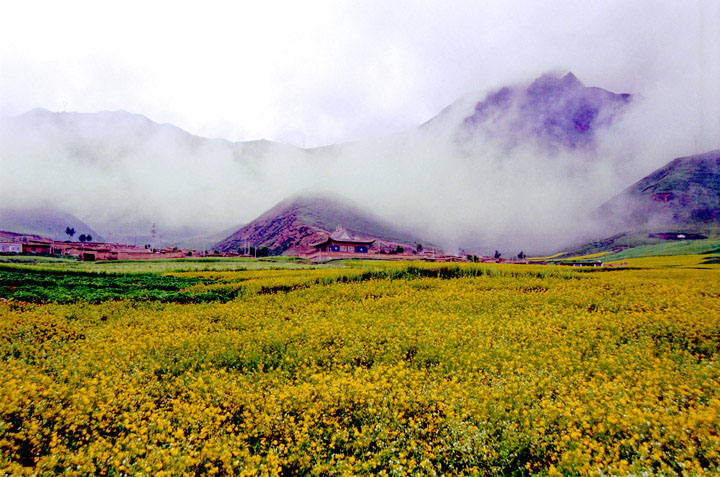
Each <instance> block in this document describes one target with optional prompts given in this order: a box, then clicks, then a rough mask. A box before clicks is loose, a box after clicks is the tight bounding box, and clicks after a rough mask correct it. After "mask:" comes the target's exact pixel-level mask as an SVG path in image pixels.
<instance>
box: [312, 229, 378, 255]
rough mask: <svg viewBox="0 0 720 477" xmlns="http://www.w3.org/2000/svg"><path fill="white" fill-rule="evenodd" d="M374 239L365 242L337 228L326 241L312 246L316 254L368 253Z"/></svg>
mask: <svg viewBox="0 0 720 477" xmlns="http://www.w3.org/2000/svg"><path fill="white" fill-rule="evenodd" d="M374 242H375V239H372V240H367V239H363V238H360V237H357V236H354V235H352V234H350V232H348V231H347V230H345V229H344V228H342V227H340V226H338V228H337V229H336V230H335V232H333V233H331V234H330V235H329V236H328V237H327V238H326V239H324V240H321V241H319V242H315V243H313V244H310V245H312V246H313V247H314V248H315V251H316V252H330V253H333V252H334V253H368V252H369V250H370V246H371V245H372V244H373V243H374Z"/></svg>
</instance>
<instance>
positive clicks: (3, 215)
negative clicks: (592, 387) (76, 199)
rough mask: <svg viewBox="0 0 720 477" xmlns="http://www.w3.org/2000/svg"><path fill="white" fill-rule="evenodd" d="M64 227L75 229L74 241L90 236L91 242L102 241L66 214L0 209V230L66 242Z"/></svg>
mask: <svg viewBox="0 0 720 477" xmlns="http://www.w3.org/2000/svg"><path fill="white" fill-rule="evenodd" d="M66 227H70V228H73V229H75V235H74V236H73V239H74V240H77V238H78V237H79V236H80V235H91V236H92V239H93V242H101V241H102V240H103V237H101V236H100V234H98V233H97V232H96V231H95V230H93V229H92V228H91V227H90V226H89V225H88V224H86V223H85V222H83V221H82V220H80V219H79V218H77V217H75V216H74V215H72V214H69V213H67V212H62V211H59V210H55V209H45V208H32V209H25V208H9V207H6V208H1V209H0V230H4V231H8V232H16V233H23V234H32V235H39V236H41V237H48V238H52V239H55V240H68V239H69V237H68V236H67V235H66V234H65V229H66Z"/></svg>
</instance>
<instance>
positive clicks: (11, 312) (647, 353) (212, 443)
mask: <svg viewBox="0 0 720 477" xmlns="http://www.w3.org/2000/svg"><path fill="white" fill-rule="evenodd" d="M718 255H720V254H719V253H718V252H713V251H710V252H709V253H700V254H696V255H677V256H661V257H645V258H642V257H623V256H620V257H619V259H620V260H621V261H622V262H628V264H629V266H628V267H619V268H602V269H599V268H598V269H593V268H587V269H586V268H573V267H565V266H541V265H501V264H497V265H495V264H493V265H489V264H488V265H485V264H452V265H449V264H433V263H419V262H418V263H410V262H405V263H383V262H351V261H348V262H341V263H335V264H328V265H311V264H307V263H304V262H301V261H297V260H288V259H281V260H266V261H259V260H257V261H256V260H239V259H217V260H178V261H162V262H125V263H81V262H70V261H63V260H53V259H47V260H38V261H34V262H30V261H27V260H19V261H18V260H16V259H13V260H12V261H11V260H9V259H7V258H6V259H4V263H0V297H1V298H3V300H2V301H0V360H1V361H2V366H0V473H7V474H12V475H22V474H28V475H30V474H41V475H42V474H58V473H60V474H69V475H88V474H102V475H126V474H133V475H205V474H208V475H214V474H222V475H225V474H227V475H280V474H282V475H298V474H313V475H327V474H350V475H353V474H384V475H390V474H392V475H405V474H419V475H445V474H485V475H498V474H500V475H511V474H512V475H535V474H539V475H555V474H558V473H562V474H572V475H575V474H583V475H584V474H594V475H610V474H611V475H617V474H628V473H632V474H644V475H647V474H669V475H674V474H678V475H697V474H701V473H718V472H720V385H719V384H718V383H720V363H718V358H719V357H720V264H719V263H718V260H717V259H718ZM602 258H603V259H604V258H605V257H602Z"/></svg>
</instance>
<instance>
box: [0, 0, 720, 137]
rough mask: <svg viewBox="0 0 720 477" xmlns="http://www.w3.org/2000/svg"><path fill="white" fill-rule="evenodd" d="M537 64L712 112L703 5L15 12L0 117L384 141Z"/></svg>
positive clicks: (708, 4) (1, 60)
mask: <svg viewBox="0 0 720 477" xmlns="http://www.w3.org/2000/svg"><path fill="white" fill-rule="evenodd" d="M548 70H555V71H560V72H564V71H568V70H572V71H573V72H574V73H575V74H576V75H577V76H578V77H579V78H580V79H581V80H582V81H583V82H584V83H585V84H587V85H594V86H601V87H604V88H606V89H610V90H613V91H616V92H631V93H638V94H649V93H651V92H655V93H657V92H658V91H666V92H667V94H672V95H675V97H677V98H678V102H677V103H675V104H676V105H677V104H686V105H687V108H689V109H690V110H691V111H692V113H693V114H698V115H714V113H715V112H716V111H720V92H719V91H718V90H720V87H718V85H719V84H720V1H717V0H707V1H700V0H682V1H680V0H676V1H660V0H649V1H636V0H632V1H628V0H622V1H610V0H603V1H587V2H581V1H577V0H573V1H519V0H514V1H512V2H508V1H505V0H502V1H494V2H491V1H467V2H464V1H437V2H432V1H392V2H387V1H356V2H351V1H326V2H323V1H309V0H305V1H300V2H298V1H288V2H274V1H268V2H213V1H204V2H192V3H189V2H188V3H184V2H178V1H168V2H163V1H152V2H148V1H123V2H115V3H114V4H112V6H111V3H110V2H98V1H87V2H78V1H62V2H58V1H47V2H38V1H15V2H6V3H5V4H3V7H2V9H1V11H0V114H2V115H16V114H20V113H23V112H25V111H27V110H29V109H32V108H35V107H44V108H47V109H50V110H53V111H63V110H65V111H81V112H93V111H100V110H116V109H124V110H128V111H131V112H134V113H139V114H143V115H146V116H148V117H149V118H151V119H153V120H154V121H158V122H169V123H173V124H175V125H177V126H179V127H181V128H183V129H186V130H188V131H190V132H192V133H194V134H198V135H201V136H207V137H225V138H228V139H231V140H252V139H259V138H266V139H271V140H277V141H282V142H287V143H292V144H296V145H300V146H308V147H309V146H316V145H323V144H329V143H335V142H343V141H351V140H357V139H364V138H368V137H373V136H378V135H384V134H388V133H393V132H396V131H401V130H404V129H407V128H410V127H413V126H415V125H417V124H419V123H422V122H424V121H425V120H427V119H429V118H430V117H432V116H433V115H435V114H436V113H437V112H438V111H439V110H440V109H442V108H443V107H444V106H446V105H447V104H449V103H451V102H453V101H454V100H455V99H457V98H458V97H460V96H461V95H464V94H468V93H473V92H476V93H479V94H482V93H484V92H485V91H487V90H488V88H493V87H496V86H498V85H501V84H504V83H512V82H517V81H527V80H529V79H532V78H533V77H536V76H538V75H539V74H541V73H542V72H545V71H548ZM675 107H677V106H675ZM669 113H671V112H670V111H669ZM713 121H715V122H713ZM703 124H707V126H703V127H706V128H715V127H717V119H716V118H711V119H709V120H708V121H706V122H703ZM706 132H707V131H706ZM699 133H702V131H700V132H699Z"/></svg>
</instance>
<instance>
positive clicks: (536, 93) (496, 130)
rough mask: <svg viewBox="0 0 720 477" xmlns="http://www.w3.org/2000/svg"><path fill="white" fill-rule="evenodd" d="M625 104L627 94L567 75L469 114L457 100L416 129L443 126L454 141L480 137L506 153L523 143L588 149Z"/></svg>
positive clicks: (495, 98)
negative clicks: (452, 131)
mask: <svg viewBox="0 0 720 477" xmlns="http://www.w3.org/2000/svg"><path fill="white" fill-rule="evenodd" d="M631 100H632V96H631V95H630V94H626V93H625V94H616V93H613V92H610V91H607V90H604V89H602V88H597V87H588V86H585V85H584V84H583V83H582V82H581V81H580V80H579V79H578V78H577V77H576V76H575V75H574V74H572V73H567V74H566V75H564V76H562V77H560V76H559V75H555V74H551V73H547V74H544V75H542V76H540V77H538V78H537V79H535V80H534V81H532V82H531V83H530V84H527V85H518V86H505V87H502V88H500V89H498V90H496V91H492V92H490V93H488V94H487V95H486V96H485V98H484V99H482V100H480V101H478V102H476V103H474V106H473V107H472V109H471V111H470V114H467V109H468V102H469V101H468V100H467V99H464V100H459V101H458V102H456V103H455V104H453V105H450V106H448V107H447V108H445V110H443V111H442V112H441V113H440V114H439V115H438V116H436V117H435V118H433V119H431V120H430V121H428V122H427V123H425V124H424V125H423V126H421V128H423V129H426V130H431V129H435V128H436V127H437V125H440V124H442V123H448V122H449V123H450V124H452V126H453V127H454V128H455V132H456V135H457V136H456V140H457V141H458V142H461V143H462V142H467V141H470V140H472V139H475V138H478V137H480V138H482V139H485V140H490V141H492V142H493V143H495V144H498V145H500V146H501V147H502V148H503V149H506V150H507V149H513V148H515V147H516V146H521V145H526V144H527V143H528V141H529V140H532V141H534V142H536V143H537V144H538V145H540V146H541V147H542V148H543V149H545V150H550V151H552V150H557V149H566V150H576V149H589V148H592V147H593V146H594V145H595V141H596V136H597V135H598V134H599V132H600V131H601V130H602V129H604V128H606V127H607V126H609V125H611V124H612V123H613V122H614V121H615V120H617V119H618V118H619V116H620V115H621V114H622V112H623V110H624V109H625V108H626V106H627V105H628V104H629V103H630V102H631ZM458 122H459V125H458Z"/></svg>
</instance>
